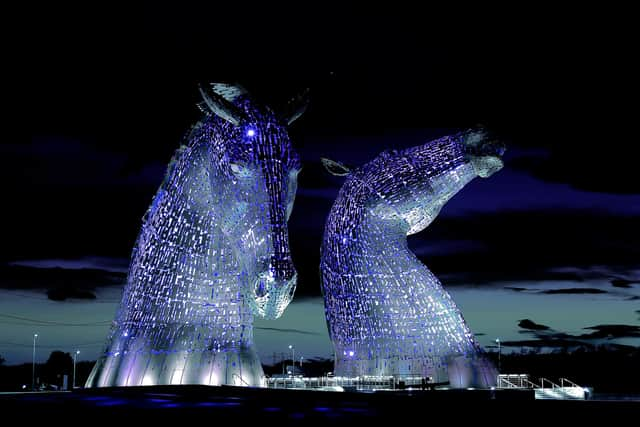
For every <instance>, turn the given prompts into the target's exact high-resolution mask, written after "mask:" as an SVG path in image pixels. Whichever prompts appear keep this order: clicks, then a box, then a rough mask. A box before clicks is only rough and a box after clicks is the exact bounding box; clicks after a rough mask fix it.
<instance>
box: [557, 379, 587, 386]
mask: <svg viewBox="0 0 640 427" xmlns="http://www.w3.org/2000/svg"><path fill="white" fill-rule="evenodd" d="M565 382H568V383H569V384H571V387H579V388H582V386H580V385H578V384H576V383H574V382H573V381H571V380H568V379H566V378H560V385H561V386H562V387H564V383H565Z"/></svg>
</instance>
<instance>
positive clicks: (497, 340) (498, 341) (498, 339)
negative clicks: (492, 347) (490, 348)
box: [496, 338, 501, 373]
mask: <svg viewBox="0 0 640 427" xmlns="http://www.w3.org/2000/svg"><path fill="white" fill-rule="evenodd" d="M496 344H498V373H500V353H501V351H500V350H501V348H500V338H496Z"/></svg>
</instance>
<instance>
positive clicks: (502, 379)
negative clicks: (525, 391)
mask: <svg viewBox="0 0 640 427" xmlns="http://www.w3.org/2000/svg"><path fill="white" fill-rule="evenodd" d="M502 384H507V385H508V386H509V387H502ZM498 386H499V387H500V388H520V387H519V386H517V385H515V384H514V383H512V382H511V381H507V380H505V379H504V378H500V381H499V382H498Z"/></svg>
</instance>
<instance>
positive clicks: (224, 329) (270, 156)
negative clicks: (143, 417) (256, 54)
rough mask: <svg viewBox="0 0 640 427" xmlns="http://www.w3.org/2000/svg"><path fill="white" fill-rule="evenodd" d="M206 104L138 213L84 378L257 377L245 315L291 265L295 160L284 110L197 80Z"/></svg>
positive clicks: (295, 104) (229, 380)
mask: <svg viewBox="0 0 640 427" xmlns="http://www.w3.org/2000/svg"><path fill="white" fill-rule="evenodd" d="M199 92H200V94H201V96H202V102H201V103H200V104H199V105H198V106H199V107H200V109H201V110H202V111H203V112H204V113H205V117H204V118H203V119H202V120H200V121H199V122H198V123H197V124H196V125H195V126H194V127H193V128H192V129H191V131H190V132H189V134H188V136H187V138H186V141H185V145H184V146H182V147H181V148H180V149H178V151H177V152H176V155H175V156H174V158H173V160H172V161H171V163H170V165H169V168H168V171H167V174H166V177H165V180H164V182H163V183H162V184H161V186H160V188H159V190H158V192H157V193H156V196H155V197H154V199H153V202H152V204H151V206H150V207H149V210H148V211H147V213H146V214H145V217H144V224H143V226H142V229H141V231H140V234H139V236H138V240H137V242H136V246H135V248H134V250H133V255H132V259H131V267H130V271H129V276H128V279H127V285H126V287H125V290H124V294H123V297H122V303H121V305H120V309H119V312H118V314H117V315H116V319H115V321H114V323H113V326H112V328H111V332H110V335H109V338H108V341H107V346H106V349H105V351H104V353H103V355H102V357H101V358H99V359H98V361H97V363H96V366H95V367H94V370H93V372H92V374H91V375H90V377H89V379H88V381H87V386H89V387H96V386H97V387H103V386H114V385H117V386H123V385H148V384H210V385H215V384H234V385H261V384H263V379H264V374H263V372H262V367H261V364H260V360H259V358H258V356H257V353H256V350H255V347H254V344H253V316H254V315H255V316H259V317H264V318H277V317H279V316H280V315H281V314H282V313H283V311H284V310H285V308H286V307H287V305H288V304H289V302H290V301H291V299H292V297H293V293H294V291H295V286H296V270H295V268H294V266H293V262H292V260H291V253H290V250H289V239H288V234H287V220H288V218H289V215H290V214H291V209H292V207H293V201H294V197H295V193H296V182H297V174H298V172H299V170H300V160H299V157H298V155H297V154H296V152H295V151H294V150H293V148H292V147H291V142H290V140H289V135H288V133H287V126H288V125H290V124H291V123H292V122H293V121H294V120H295V119H296V118H298V117H299V116H300V115H301V114H302V112H303V111H304V108H305V107H306V97H305V96H299V97H296V98H294V99H293V100H292V101H291V102H290V103H289V104H288V107H287V109H288V111H287V113H286V114H284V115H278V114H276V113H274V112H273V111H272V110H271V109H270V108H268V107H263V106H260V105H258V104H256V103H255V102H254V101H253V100H252V99H251V97H250V96H249V95H248V94H247V92H246V91H245V90H244V89H243V88H241V87H239V86H231V85H225V84H205V85H200V87H199Z"/></svg>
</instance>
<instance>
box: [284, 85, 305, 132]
mask: <svg viewBox="0 0 640 427" xmlns="http://www.w3.org/2000/svg"><path fill="white" fill-rule="evenodd" d="M308 105H309V88H306V89H305V90H303V91H302V92H301V93H299V94H298V95H296V96H294V97H293V98H291V99H290V100H289V102H287V105H286V106H285V111H284V112H283V113H282V119H283V120H284V121H285V122H286V123H287V125H290V124H291V123H293V122H295V121H296V120H297V119H298V117H300V116H301V115H302V114H303V113H304V112H305V111H306V109H307V106H308Z"/></svg>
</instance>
